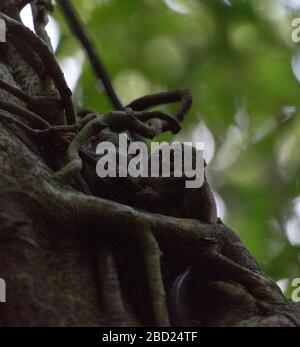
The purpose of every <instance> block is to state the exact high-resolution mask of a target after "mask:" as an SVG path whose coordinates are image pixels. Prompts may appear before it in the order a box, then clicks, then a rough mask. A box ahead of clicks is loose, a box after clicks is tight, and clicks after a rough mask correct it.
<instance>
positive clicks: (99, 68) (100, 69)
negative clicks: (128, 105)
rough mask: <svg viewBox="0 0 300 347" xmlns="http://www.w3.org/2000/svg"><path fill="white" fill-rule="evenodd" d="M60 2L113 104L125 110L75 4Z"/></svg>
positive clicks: (61, 0) (67, 0)
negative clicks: (81, 21)
mask: <svg viewBox="0 0 300 347" xmlns="http://www.w3.org/2000/svg"><path fill="white" fill-rule="evenodd" d="M58 2H59V3H60V5H61V8H62V10H63V13H64V15H65V17H66V19H67V21H68V22H69V25H70V27H71V30H72V31H73V33H74V35H75V36H76V37H77V38H78V40H79V42H80V43H81V45H82V46H83V48H84V49H85V51H86V53H87V55H88V57H89V60H90V63H91V65H92V67H93V68H94V71H95V73H96V75H97V76H98V78H99V79H100V81H101V82H102V84H103V86H104V88H105V90H106V93H107V95H108V97H109V98H110V100H111V102H112V105H113V106H114V107H115V109H116V110H119V111H121V110H123V106H122V103H121V101H120V99H119V98H118V96H117V94H116V92H115V90H114V88H113V86H112V83H111V80H110V78H109V75H108V73H107V71H106V69H105V67H104V65H103V63H102V62H101V59H100V57H99V55H98V54H97V52H96V50H95V49H94V46H93V44H92V42H91V40H90V39H89V37H88V35H87V33H86V32H85V30H84V29H83V24H81V23H80V19H79V16H78V14H77V13H76V10H75V8H74V6H73V5H72V3H71V2H70V1H69V0H59V1H58Z"/></svg>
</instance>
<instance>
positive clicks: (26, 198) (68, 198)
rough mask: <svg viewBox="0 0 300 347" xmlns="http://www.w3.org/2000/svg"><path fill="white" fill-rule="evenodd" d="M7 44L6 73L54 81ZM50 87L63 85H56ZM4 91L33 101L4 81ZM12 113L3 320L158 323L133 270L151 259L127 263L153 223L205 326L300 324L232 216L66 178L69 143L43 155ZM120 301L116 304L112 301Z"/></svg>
mask: <svg viewBox="0 0 300 347" xmlns="http://www.w3.org/2000/svg"><path fill="white" fill-rule="evenodd" d="M19 3H21V1H19ZM24 3H25V2H24ZM13 4H14V2H13V0H10V1H1V5H0V12H4V13H6V14H9V15H11V16H14V17H15V18H17V10H16V8H15V7H14V6H13ZM14 10H15V13H14ZM0 50H1V56H0V78H1V79H2V80H5V81H7V82H9V83H10V84H11V85H13V86H18V87H20V88H22V89H23V90H24V91H26V92H27V93H28V94H29V95H32V96H35V95H39V94H40V93H41V90H43V91H45V83H46V84H47V86H48V82H45V81H44V80H42V79H41V78H40V77H37V73H36V71H33V69H32V67H30V66H29V65H28V63H26V61H25V60H24V59H23V58H21V56H20V54H19V53H18V52H17V50H16V48H15V47H13V46H12V45H11V44H10V43H7V44H5V45H3V46H0ZM46 90H47V92H50V94H53V93H54V94H57V92H56V90H55V89H54V88H53V86H51V87H49V86H48V87H47V88H46ZM0 100H6V101H7V100H9V101H11V102H13V103H16V104H18V105H20V106H23V107H24V103H22V102H21V101H20V100H18V99H16V98H15V97H13V96H12V95H10V94H9V93H7V92H5V91H3V90H2V89H0ZM46 111H47V110H46ZM48 111H49V112H45V114H49V115H50V116H51V117H52V119H51V122H52V124H53V123H59V122H61V121H62V116H61V115H56V118H53V117H54V116H53V110H52V109H49V110H48ZM2 114H6V115H7V114H8V113H7V112H4V111H1V112H0V119H1V120H0V168H1V169H0V277H1V278H4V279H5V281H6V284H7V303H5V304H0V312H1V314H0V326H113V325H123V326H132V325H133V326H134V325H142V324H147V322H148V324H151V323H149V320H147V318H145V319H144V318H143V313H140V311H141V306H145V308H146V310H151V307H150V306H151V305H149V304H148V301H149V300H150V299H149V294H148V293H147V289H145V288H146V287H145V278H144V276H145V274H144V273H143V270H141V271H140V272H139V271H137V272H136V274H135V275H133V276H132V277H130V276H129V275H127V274H126V271H127V272H128V273H131V272H134V270H135V269H134V268H133V267H137V268H138V267H139V264H138V263H139V262H140V261H141V260H140V259H136V260H135V261H131V262H130V259H128V264H127V265H126V264H123V263H122V261H123V260H122V259H123V258H122V257H121V258H120V259H121V260H119V254H118V252H125V253H126V249H125V250H124V249H122V247H120V245H119V243H121V244H122V243H124V242H128V243H130V242H132V243H135V242H136V241H137V240H138V239H139V231H140V230H141V229H143V228H146V229H147V230H148V232H150V233H152V234H153V235H154V236H155V239H156V240H157V242H158V244H159V246H160V249H161V250H162V252H163V253H164V255H165V257H166V259H167V261H166V263H167V266H169V267H172V266H173V265H174V264H177V263H181V266H182V265H184V266H188V265H189V266H191V267H192V268H193V271H192V275H191V278H190V283H192V287H191V288H189V289H186V291H187V293H188V296H189V300H190V301H191V302H192V306H193V307H194V308H193V312H192V316H193V320H194V324H195V325H196V326H197V325H198V326H200V325H201V326H295V325H299V321H300V307H299V305H297V304H294V303H292V302H290V301H289V300H287V299H286V298H284V296H283V295H282V293H281V292H280V289H279V288H278V287H277V286H276V284H275V283H274V282H273V281H272V280H271V279H269V278H268V277H267V276H266V275H264V274H263V273H262V272H261V271H260V269H259V268H258V266H257V264H256V262H255V260H254V259H253V258H252V256H251V255H250V254H249V252H248V251H247V250H246V249H245V247H244V246H243V245H242V243H241V241H240V240H239V239H238V237H237V236H236V235H235V234H234V232H232V231H231V230H230V229H228V228H227V227H226V226H224V225H223V224H222V223H219V224H217V225H205V224H201V223H200V222H198V221H193V220H184V219H176V218H171V217H166V216H160V215H155V214H150V213H147V212H143V211H140V210H135V209H134V208H131V207H128V206H125V205H121V204H118V203H115V202H112V201H108V200H104V199H99V198H95V197H92V196H87V195H83V194H82V193H79V192H77V191H76V190H74V189H73V188H71V187H69V186H66V185H63V184H62V183H60V182H59V181H57V180H56V179H55V177H54V175H53V171H52V170H51V169H50V167H49V166H48V164H47V163H49V162H51V163H52V164H53V163H55V165H54V166H57V167H59V166H60V161H61V160H62V159H61V157H62V155H61V152H59V151H56V150H55V149H53V150H51V149H49V151H48V152H49V153H47V155H46V157H45V156H43V155H42V154H41V153H40V151H39V149H38V148H37V147H36V146H35V144H34V143H33V142H32V141H31V139H30V138H29V137H28V136H27V135H26V134H25V133H23V132H22V131H21V130H20V129H18V128H17V127H15V126H12V125H7V124H6V123H5V121H3V119H2V116H1V115H2ZM10 116H12V117H16V115H13V114H10ZM48 120H49V119H48ZM49 121H50V120H49ZM52 166H53V165H52ZM95 243H97V244H95ZM116 244H117V246H116ZM111 245H112V247H111ZM112 249H113V251H112ZM99 255H100V257H99ZM113 255H115V258H114V256H113ZM136 256H138V252H137V253H136ZM99 261H100V264H98V262H99ZM168 264H169V265H168ZM170 264H171V265H170ZM98 265H99V266H100V268H102V271H100V273H102V277H99V271H98V269H99V266H98ZM174 267H175V265H174ZM116 268H118V271H116ZM124 269H125V270H124ZM118 273H120V278H118ZM124 273H125V277H126V276H129V277H126V278H127V280H128V278H131V280H130V281H132V283H131V284H132V287H135V286H136V287H140V288H141V291H142V292H141V293H140V294H139V295H140V296H138V295H137V297H136V301H135V300H134V298H133V299H132V297H131V296H130V290H131V293H132V288H131V286H130V285H128V283H127V286H126V285H124V282H122V276H123V277H124ZM103 274H105V276H104V277H103ZM139 276H140V277H139ZM126 278H125V279H126ZM123 280H124V278H123ZM119 281H121V288H119V286H120V283H119ZM123 289H124V290H125V293H126V294H128V295H127V298H126V299H124V296H125V295H124V292H123V293H122V294H123V295H119V294H118V293H120V291H122V290H123ZM134 289H136V288H134ZM126 290H129V293H127V292H126ZM136 290H138V289H136ZM143 290H144V292H143ZM103 293H106V296H105V298H103V296H102V295H103ZM122 296H123V298H122ZM122 299H124V301H125V305H124V306H123V304H122ZM110 300H112V301H110ZM119 301H120V302H119ZM110 302H113V303H114V307H115V308H116V311H114V310H112V311H113V312H111V311H110V309H111V308H112V306H110V304H109V303H110ZM116 302H117V303H116ZM149 315H150V314H149ZM146 316H147V314H146ZM145 322H146V323H145ZM150 322H151V319H150Z"/></svg>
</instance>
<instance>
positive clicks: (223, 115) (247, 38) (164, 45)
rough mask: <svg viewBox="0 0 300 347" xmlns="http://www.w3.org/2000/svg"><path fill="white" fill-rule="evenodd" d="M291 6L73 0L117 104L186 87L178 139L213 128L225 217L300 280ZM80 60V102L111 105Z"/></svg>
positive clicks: (299, 163) (211, 0)
mask: <svg viewBox="0 0 300 347" xmlns="http://www.w3.org/2000/svg"><path fill="white" fill-rule="evenodd" d="M288 2H289V1H284V0H268V1H266V0H251V1H250V0H249V1H247V0H231V1H229V0H228V1H222V0H203V1H201V0H165V1H164V0H126V1H125V0H94V1H84V0H74V1H73V3H74V5H75V6H76V8H77V10H78V12H79V13H80V15H81V18H82V21H83V22H84V24H85V27H86V28H87V29H88V31H89V33H90V35H91V37H92V38H93V41H94V43H95V45H96V47H97V50H98V52H99V53H100V55H101V56H102V58H103V61H104V62H105V64H106V66H107V68H108V70H109V72H110V74H111V76H112V78H113V81H114V85H115V87H116V90H117V92H118V93H119V95H120V97H121V99H122V101H123V102H124V103H127V102H129V101H131V100H132V99H134V98H136V97H139V96H142V95H145V94H148V93H152V92H157V91H163V90H172V89H178V88H190V89H191V90H192V92H193V96H194V103H193V108H192V111H191V112H190V114H189V115H188V116H187V119H186V120H185V122H184V130H183V133H182V134H181V135H180V139H189V140H191V139H192V138H193V139H194V140H197V141H201V140H204V141H205V140H206V138H207V136H208V134H209V135H212V136H213V142H211V141H210V143H206V145H207V146H208V147H209V148H208V152H211V153H213V157H212V160H211V161H210V165H209V174H210V178H211V181H212V183H213V186H214V187H215V190H216V191H217V193H218V195H219V196H220V197H221V199H222V200H223V202H224V206H225V207H226V213H225V216H224V220H225V221H226V223H227V224H228V225H229V226H231V227H232V228H233V229H234V230H235V231H236V232H238V233H239V235H240V236H241V238H242V240H243V241H244V242H245V243H246V245H247V247H248V248H249V250H250V251H251V252H252V253H253V254H254V256H255V257H256V259H257V260H258V262H259V263H260V264H261V266H262V268H263V270H265V271H266V272H267V273H268V274H270V275H271V276H273V277H274V278H275V279H282V278H289V279H292V278H293V277H300V272H299V254H300V252H299V246H300V200H298V204H296V203H295V199H297V198H299V196H300V180H299V169H300V155H299V148H300V114H299V106H300V103H299V101H300V86H299V82H298V81H297V79H296V77H295V73H294V72H295V71H296V70H297V69H296V65H297V64H296V62H297V60H296V57H297V52H298V49H299V48H300V43H299V44H298V45H297V44H295V43H293V42H292V39H291V32H292V30H293V28H292V27H291V20H292V19H293V18H294V17H297V14H298V15H299V13H297V11H296V10H295V9H293V8H291V7H288V6H287V5H285V3H288ZM56 12H57V11H56ZM299 17H300V16H299ZM55 19H56V20H57V21H58V22H59V25H60V30H61V41H60V46H59V49H58V56H59V59H60V60H62V59H63V58H65V57H66V56H68V57H72V56H74V55H76V54H78V51H79V49H80V47H79V45H78V44H77V43H76V41H75V39H74V38H72V36H71V35H70V33H69V32H68V29H67V27H66V24H65V20H63V19H62V17H61V15H60V14H57V13H56V14H55ZM299 57H300V55H299V54H298V62H299V61H300V58H299ZM292 62H293V63H292ZM293 64H294V65H293ZM292 66H294V70H295V71H294V72H293V68H292ZM80 67H81V68H82V73H81V77H80V80H79V81H78V85H77V87H76V91H75V95H76V100H77V102H78V106H84V107H89V108H94V109H96V110H97V111H98V112H99V113H103V112H105V111H108V110H110V108H111V106H110V103H109V102H108V101H107V99H106V97H105V95H104V93H103V91H102V90H101V88H99V86H98V87H97V83H96V79H95V76H94V74H93V72H92V71H91V68H90V65H89V63H88V61H87V60H84V62H83V64H82V66H80V65H78V69H80ZM299 68H300V63H299V64H298V70H297V72H298V78H299ZM199 124H202V126H201V127H198V125H199ZM199 129H202V131H200V130H199ZM203 129H204V131H203ZM203 135H206V136H204V138H203V137H201V136H203ZM167 138H168V139H170V138H171V137H170V136H167ZM210 138H211V137H210ZM212 145H213V146H212ZM208 159H209V158H208ZM219 202H220V200H219ZM297 213H298V214H297ZM297 240H298V241H297Z"/></svg>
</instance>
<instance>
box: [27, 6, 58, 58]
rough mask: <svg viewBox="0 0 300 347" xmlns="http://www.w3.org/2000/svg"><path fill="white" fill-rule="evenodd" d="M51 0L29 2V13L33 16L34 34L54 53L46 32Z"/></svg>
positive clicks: (51, 7)
mask: <svg viewBox="0 0 300 347" xmlns="http://www.w3.org/2000/svg"><path fill="white" fill-rule="evenodd" d="M52 10H53V6H52V3H51V0H34V1H33V2H31V11H32V16H33V25H34V31H35V33H36V34H37V35H38V36H39V37H40V38H41V39H42V40H43V41H44V42H45V43H46V44H47V46H48V47H49V49H50V51H51V52H52V53H54V50H53V47H52V44H51V41H50V38H49V36H48V33H47V31H46V25H47V24H48V22H49V20H48V11H52Z"/></svg>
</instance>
